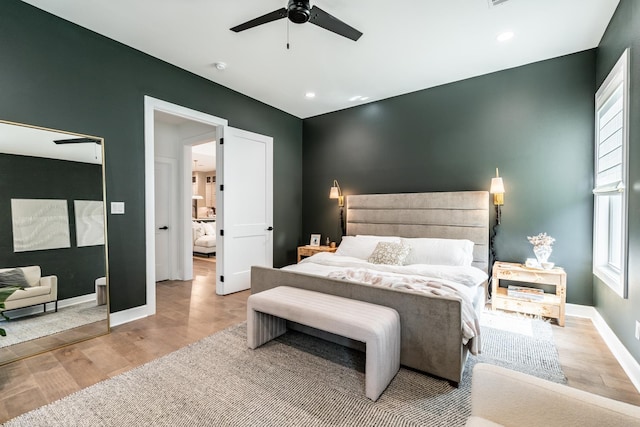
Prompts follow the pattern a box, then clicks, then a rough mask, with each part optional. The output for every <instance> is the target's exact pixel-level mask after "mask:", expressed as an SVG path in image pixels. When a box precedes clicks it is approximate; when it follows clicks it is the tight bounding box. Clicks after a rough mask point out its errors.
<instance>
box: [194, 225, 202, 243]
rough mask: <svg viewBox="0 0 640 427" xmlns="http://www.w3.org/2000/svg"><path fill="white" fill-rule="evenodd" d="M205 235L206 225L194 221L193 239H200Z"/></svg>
mask: <svg viewBox="0 0 640 427" xmlns="http://www.w3.org/2000/svg"><path fill="white" fill-rule="evenodd" d="M202 236H204V227H203V226H202V224H200V223H199V222H197V221H194V222H193V240H198V239H199V238H201V237H202Z"/></svg>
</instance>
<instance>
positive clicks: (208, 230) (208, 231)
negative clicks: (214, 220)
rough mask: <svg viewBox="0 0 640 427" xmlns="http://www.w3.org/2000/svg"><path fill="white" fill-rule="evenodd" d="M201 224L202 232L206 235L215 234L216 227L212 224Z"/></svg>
mask: <svg viewBox="0 0 640 427" xmlns="http://www.w3.org/2000/svg"><path fill="white" fill-rule="evenodd" d="M202 226H203V227H204V234H206V235H207V236H214V235H215V234H216V228H215V227H214V226H213V225H211V224H208V223H206V222H205V223H203V224H202Z"/></svg>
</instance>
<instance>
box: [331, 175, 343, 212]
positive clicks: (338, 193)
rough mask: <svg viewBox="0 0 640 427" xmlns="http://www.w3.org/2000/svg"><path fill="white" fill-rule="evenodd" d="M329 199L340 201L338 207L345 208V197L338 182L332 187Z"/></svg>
mask: <svg viewBox="0 0 640 427" xmlns="http://www.w3.org/2000/svg"><path fill="white" fill-rule="evenodd" d="M329 198H330V199H338V206H340V207H343V206H344V196H343V195H342V190H341V189H340V184H338V181H337V180H335V179H334V180H333V186H332V187H331V190H330V191H329Z"/></svg>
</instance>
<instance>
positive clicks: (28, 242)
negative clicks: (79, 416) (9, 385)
mask: <svg viewBox="0 0 640 427" xmlns="http://www.w3.org/2000/svg"><path fill="white" fill-rule="evenodd" d="M103 149H104V140H103V139H102V138H98V137H95V136H88V135H80V134H76V133H71V132H66V131H57V130H52V129H43V128H39V127H34V126H29V125H22V124H17V123H11V122H6V121H2V120H0V301H2V300H4V302H3V303H4V308H0V312H2V317H0V328H1V329H3V330H4V333H5V334H6V335H5V336H0V364H5V363H9V362H12V361H15V360H17V359H20V358H22V357H26V356H32V355H34V354H38V353H41V352H44V351H49V350H52V349H54V348H58V347H61V346H64V345H67V344H71V343H74V342H78V341H82V340H85V339H88V338H92V337H95V336H98V335H102V334H106V333H108V332H109V303H108V295H109V292H108V289H107V286H108V285H107V283H108V277H107V265H108V263H107V246H106V243H107V242H106V235H107V234H106V216H105V207H104V200H105V197H104V194H105V191H104V165H103V161H102V159H103ZM3 289H4V291H3ZM7 289H8V291H7ZM16 289H17V290H16ZM7 294H9V295H7ZM0 333H2V331H0Z"/></svg>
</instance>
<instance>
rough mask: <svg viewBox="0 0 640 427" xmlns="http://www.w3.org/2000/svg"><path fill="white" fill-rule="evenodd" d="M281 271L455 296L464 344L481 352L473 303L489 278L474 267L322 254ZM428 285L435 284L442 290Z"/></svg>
mask: <svg viewBox="0 0 640 427" xmlns="http://www.w3.org/2000/svg"><path fill="white" fill-rule="evenodd" d="M282 269H283V270H289V271H295V272H299V273H306V274H313V275H317V276H325V277H333V278H341V279H345V280H352V281H357V282H362V283H367V284H370V285H377V286H385V287H395V288H403V289H406V290H410V291H415V292H423V293H430V294H439V295H450V296H456V295H457V296H458V297H459V298H460V300H461V301H462V304H463V309H462V316H463V323H464V325H463V336H464V344H467V343H468V345H469V349H470V351H471V352H472V353H473V354H476V353H478V352H479V351H480V328H479V327H478V324H479V321H478V317H477V313H476V310H474V308H473V300H474V299H475V298H476V295H477V292H478V286H482V285H483V284H484V282H485V281H486V280H487V278H488V276H487V274H486V273H485V272H483V271H482V270H480V269H478V268H476V267H472V266H446V265H427V264H413V265H400V266H399V265H386V264H371V263H369V262H367V261H364V260H362V259H359V258H354V257H348V256H341V255H336V254H333V253H326V252H322V253H318V254H315V255H313V256H310V257H308V258H305V259H303V260H302V261H301V262H300V263H298V264H293V265H289V266H286V267H283V268H282ZM429 282H438V283H440V284H442V285H444V287H441V286H439V285H435V284H429ZM436 287H437V290H436Z"/></svg>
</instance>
